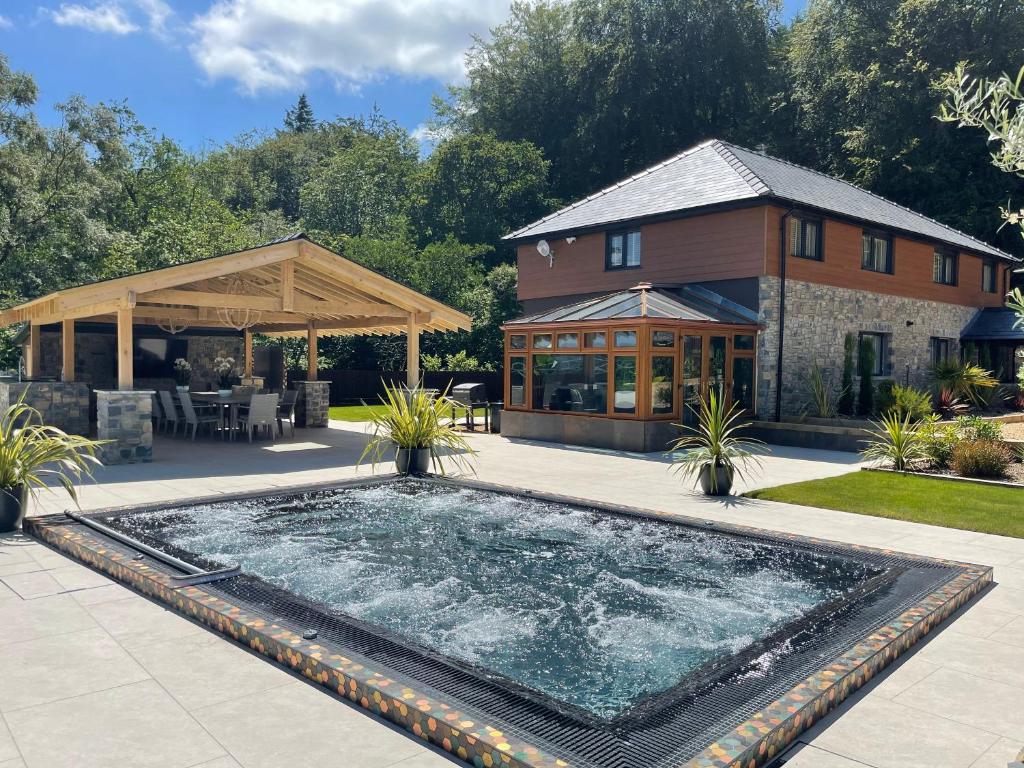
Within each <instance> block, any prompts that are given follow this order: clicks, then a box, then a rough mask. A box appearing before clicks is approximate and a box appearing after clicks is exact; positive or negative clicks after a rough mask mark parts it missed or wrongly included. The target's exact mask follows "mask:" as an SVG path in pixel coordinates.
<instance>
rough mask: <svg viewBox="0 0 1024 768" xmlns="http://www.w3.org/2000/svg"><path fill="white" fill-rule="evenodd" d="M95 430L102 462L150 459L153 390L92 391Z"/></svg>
mask: <svg viewBox="0 0 1024 768" xmlns="http://www.w3.org/2000/svg"><path fill="white" fill-rule="evenodd" d="M96 431H97V437H98V438H99V439H100V440H109V441H110V442H108V443H105V444H104V445H102V446H100V449H99V457H100V461H102V462H103V463H104V464H135V463H137V462H148V461H152V460H153V392H152V391H149V390H135V391H131V392H118V391H107V390H100V391H97V392H96Z"/></svg>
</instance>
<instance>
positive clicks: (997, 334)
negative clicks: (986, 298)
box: [960, 307, 1024, 342]
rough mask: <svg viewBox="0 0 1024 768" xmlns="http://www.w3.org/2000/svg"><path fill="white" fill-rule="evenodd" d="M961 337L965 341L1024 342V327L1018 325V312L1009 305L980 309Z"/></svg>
mask: <svg viewBox="0 0 1024 768" xmlns="http://www.w3.org/2000/svg"><path fill="white" fill-rule="evenodd" d="M960 338H961V339H963V340H964V341H1020V342H1024V327H1018V326H1017V313H1016V312H1014V311H1013V310H1012V309H1009V308H1007V307H986V308H985V309H982V310H979V311H978V313H977V314H976V315H975V316H974V318H973V319H972V320H971V322H970V323H969V324H968V326H967V327H966V328H964V331H963V333H962V334H960Z"/></svg>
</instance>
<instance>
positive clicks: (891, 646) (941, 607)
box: [26, 500, 992, 768]
mask: <svg viewBox="0 0 1024 768" xmlns="http://www.w3.org/2000/svg"><path fill="white" fill-rule="evenodd" d="M573 501H574V502H577V503H585V502H582V500H573ZM657 516H658V517H662V518H663V519H666V520H670V519H673V518H674V519H677V520H682V521H684V522H686V519H685V518H682V517H680V516H674V515H668V514H665V515H657ZM722 529H730V530H734V531H738V532H759V533H765V531H761V530H760V529H756V528H752V527H748V526H739V525H736V526H732V525H728V526H727V525H723V526H722ZM26 531H27V532H28V533H30V534H31V535H33V536H35V537H36V538H38V539H40V540H41V541H43V542H45V543H47V544H49V545H50V546H53V547H55V548H56V549H58V550H60V551H62V552H65V553H67V554H70V555H72V556H73V557H75V558H76V559H78V560H80V561H82V562H84V563H86V564H87V565H90V566H92V567H93V568H96V569H97V570H100V571H102V572H104V573H106V574H108V575H110V576H112V577H113V578H115V579H117V580H119V581H122V582H124V583H127V584H129V585H131V586H132V587H134V588H135V589H137V590H138V591H140V592H142V593H143V594H146V595H148V596H150V597H153V598H156V599H158V600H160V601H161V602H163V603H165V604H166V605H168V606H170V607H172V608H174V609H176V610H177V611H179V612H180V613H182V614H183V615H185V616H187V617H189V618H191V619H194V620H197V621H199V622H201V623H203V624H205V625H206V626H208V627H210V628H211V629H214V630H216V631H218V632H220V633H221V634H224V635H226V636H228V637H231V638H233V639H234V640H236V641H238V642H242V643H246V644H247V645H248V646H249V647H250V648H252V649H253V650H255V651H257V652H259V653H261V654H262V655H264V656H266V657H268V658H270V659H272V660H274V661H276V662H277V663H278V664H281V665H283V666H286V667H288V668H289V669H291V670H293V671H296V672H300V673H301V674H302V675H303V676H304V677H306V678H307V679H308V680H310V681H312V682H316V683H318V684H320V685H322V686H324V687H325V688H328V689H329V690H331V691H333V692H335V693H337V694H339V695H341V696H344V697H345V698H347V699H349V700H350V701H352V702H354V703H356V704H358V705H359V706H361V707H363V708H364V709H367V710H369V711H370V712H372V713H374V714H376V715H379V716H380V717H383V718H385V719H387V720H390V721H391V722H393V723H395V724H396V725H398V726H400V727H402V728H404V729H405V730H407V731H409V732H411V733H413V734H414V735H416V736H417V737H419V738H422V739H424V740H426V741H429V742H431V743H433V744H435V745H436V746H438V747H440V748H442V749H444V750H446V751H447V752H449V753H451V754H453V755H455V756H457V757H459V758H460V759H462V760H464V761H465V762H467V763H470V764H472V765H474V766H477V767H478V768H479V767H480V766H486V767H487V768H491V767H492V766H511V767H512V768H553V767H557V768H562V767H564V766H568V765H570V764H569V763H567V762H566V761H564V760H562V759H560V758H558V757H556V756H554V755H551V754H548V753H546V752H544V751H542V750H540V749H539V748H537V747H535V746H533V745H531V744H528V743H525V742H522V741H519V740H516V739H513V738H512V737H511V736H508V735H506V734H503V733H502V731H501V730H499V729H496V728H493V727H491V726H489V725H486V724H483V723H479V722H475V721H473V720H470V719H468V716H467V715H465V714H464V713H461V712H459V710H458V709H456V707H455V706H454V705H453V704H451V703H449V702H446V701H443V700H440V699H437V698H431V697H428V696H426V695H424V694H422V693H421V692H419V691H416V690H415V689H414V688H411V687H402V688H400V689H398V690H395V689H396V687H398V684H397V683H396V681H395V680H393V679H391V678H389V677H388V676H387V675H385V674H383V673H381V672H377V671H374V670H372V669H369V668H367V667H366V666H364V665H362V664H359V663H356V662H354V661H353V660H351V659H349V658H347V657H346V656H345V655H343V653H334V652H332V651H333V650H343V649H331V648H328V647H326V646H325V645H323V644H320V643H317V642H316V641H315V640H312V641H310V640H304V639H303V638H302V637H301V636H299V635H297V634H295V633H294V632H292V631H290V630H288V629H286V628H284V627H281V626H279V625H277V624H274V623H273V622H272V621H271V620H269V619H267V618H265V617H261V616H255V615H251V614H246V613H244V612H243V611H242V609H241V608H239V607H238V606H235V605H232V604H231V603H230V602H228V601H226V600H223V599H221V598H219V597H217V596H215V595H212V594H210V593H208V592H205V591H203V590H202V588H201V587H199V586H175V585H173V583H172V580H171V578H170V573H168V572H164V571H163V570H161V569H159V568H156V567H154V566H153V565H150V564H147V563H146V562H140V561H136V560H134V559H133V558H132V556H131V553H130V551H129V550H128V549H127V547H124V546H122V545H119V544H116V543H113V542H111V541H110V540H105V539H104V538H103V537H102V536H101V534H98V533H94V532H92V531H91V530H90V529H87V528H85V527H83V526H81V525H78V524H75V523H73V522H72V521H70V520H68V519H67V518H64V517H63V516H50V517H44V518H30V519H28V520H26ZM771 533H772V534H773V535H779V534H777V533H776V532H771ZM781 537H783V538H788V539H790V540H793V541H803V542H809V543H815V542H821V541H822V540H820V539H815V538H810V537H801V536H797V535H793V534H781ZM843 546H847V547H849V548H851V549H863V550H868V549H871V548H868V547H860V546H857V545H843ZM876 551H878V550H876ZM911 557H915V558H916V559H919V560H932V561H937V559H934V558H922V557H919V556H911ZM939 562H949V561H939ZM955 565H957V566H958V567H962V568H964V569H965V570H964V571H963V572H961V573H960V574H959V575H957V576H956V577H955V578H953V579H951V580H950V581H949V582H947V583H946V584H944V585H943V586H942V587H941V588H940V589H939V590H937V591H935V592H933V593H931V594H930V595H928V596H927V597H925V598H924V599H923V600H921V601H920V602H919V603H918V604H917V605H916V606H914V607H913V608H911V609H910V610H907V611H905V612H904V613H903V614H901V615H900V616H899V617H898V618H897V619H896V620H894V621H892V622H890V623H889V624H887V625H885V626H882V627H879V628H878V629H877V630H875V632H873V633H872V634H871V635H869V636H868V637H867V638H866V639H864V640H862V641H860V642H858V643H857V644H855V645H854V646H853V647H851V648H850V649H849V650H847V651H846V652H845V653H843V654H842V655H840V656H839V657H837V658H836V659H835V660H834V661H833V662H832V663H831V664H830V665H829V666H828V667H825V668H823V669H821V670H819V671H818V672H816V673H815V674H813V675H811V676H809V677H808V678H806V679H805V680H804V681H803V682H802V683H801V684H799V685H797V686H796V687H794V688H793V689H791V690H790V691H789V692H788V693H787V694H786V695H785V696H783V697H782V698H780V699H777V700H776V701H775V702H773V703H772V704H771V705H769V706H768V707H766V708H764V709H763V710H761V711H760V712H758V713H756V714H755V715H754V716H753V717H751V718H750V719H748V720H747V721H746V722H744V723H743V724H741V725H740V726H739V727H737V728H736V729H734V730H733V731H732V732H730V733H728V734H726V735H724V736H723V737H722V738H720V739H718V740H717V741H716V742H714V743H713V744H711V745H709V746H708V747H707V748H706V749H705V750H704V752H702V753H701V754H700V755H698V756H697V757H695V758H693V759H692V760H689V761H687V762H685V763H684V764H683V765H682V766H681V767H680V768H762V767H763V766H766V765H767V764H768V763H770V762H771V761H772V760H774V759H775V758H776V757H777V756H778V755H779V754H781V753H782V752H783V751H784V750H785V749H786V748H787V747H788V746H790V745H791V744H792V743H793V742H794V741H795V740H796V738H797V737H798V736H799V735H800V734H801V733H802V732H803V731H805V730H806V729H807V728H809V727H810V726H811V725H812V724H814V723H815V722H817V721H818V720H820V719H821V718H822V717H824V716H825V715H827V714H828V713H830V712H831V711H833V710H834V709H835V708H836V707H837V706H838V705H839V704H840V703H841V702H842V701H844V700H845V699H846V698H847V697H848V696H849V695H850V694H851V693H853V692H854V691H856V690H857V689H859V688H860V687H861V686H863V685H864V684H865V683H867V682H868V681H869V680H871V679H872V678H873V677H875V676H876V675H877V674H878V673H879V672H880V671H881V670H883V669H885V668H886V667H887V666H888V665H889V664H891V663H892V662H893V661H894V660H895V659H896V658H897V657H898V656H899V655H900V654H901V653H903V652H905V651H906V650H907V649H908V648H910V647H911V646H912V645H913V644H914V643H916V642H918V641H919V640H920V639H921V638H923V637H924V636H926V635H927V634H929V633H930V632H931V631H932V630H933V629H934V628H935V627H936V626H937V625H938V624H940V623H941V622H942V621H943V620H945V619H946V618H948V617H949V616H950V615H952V614H953V613H954V612H955V611H956V610H958V609H959V608H960V607H962V606H963V605H965V604H966V603H967V602H968V601H969V600H970V599H971V598H972V597H974V596H975V595H976V594H977V593H978V592H979V591H980V590H981V589H983V588H984V587H985V586H987V585H988V584H989V583H990V582H991V581H992V569H991V568H988V567H985V566H974V565H969V564H962V563H955ZM389 686H391V687H390V688H389Z"/></svg>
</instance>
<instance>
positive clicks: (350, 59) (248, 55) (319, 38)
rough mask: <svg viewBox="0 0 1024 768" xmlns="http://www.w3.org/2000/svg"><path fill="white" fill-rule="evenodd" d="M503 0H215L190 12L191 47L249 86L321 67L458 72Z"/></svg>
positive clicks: (352, 79) (361, 76) (285, 84)
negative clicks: (204, 9)
mask: <svg viewBox="0 0 1024 768" xmlns="http://www.w3.org/2000/svg"><path fill="white" fill-rule="evenodd" d="M508 10H509V0H218V2H216V3H215V4H214V5H213V6H212V7H211V8H210V9H209V10H208V11H207V12H206V13H204V14H200V15H199V16H197V17H196V18H195V19H194V20H193V21H192V31H193V33H194V34H195V39H194V41H193V43H192V45H191V46H190V50H191V52H192V55H193V57H194V58H195V60H196V61H197V62H198V63H199V65H200V66H201V67H202V68H203V70H204V71H205V72H206V74H207V75H208V76H209V77H211V78H213V79H218V78H230V79H234V80H236V81H237V82H238V83H239V85H240V87H241V88H242V89H243V90H245V91H248V92H256V91H261V90H270V89H284V88H294V87H296V86H299V85H301V84H302V83H303V82H304V81H305V79H306V77H307V76H308V75H310V74H312V73H315V72H319V73H322V74H325V75H327V76H329V77H332V78H334V79H335V80H336V81H338V84H339V85H340V86H353V85H358V84H359V83H362V82H366V81H368V80H372V79H373V78H375V77H379V76H381V75H388V74H393V75H401V76H406V77H417V78H418V77H435V78H438V79H440V80H451V79H457V78H459V77H461V76H462V74H463V58H462V57H463V54H464V53H465V50H466V49H467V48H468V47H469V46H470V45H471V44H472V38H473V35H485V34H486V33H487V31H488V30H489V29H490V28H491V27H493V26H495V25H496V24H498V23H500V22H502V21H503V20H504V19H505V17H506V16H507V15H508Z"/></svg>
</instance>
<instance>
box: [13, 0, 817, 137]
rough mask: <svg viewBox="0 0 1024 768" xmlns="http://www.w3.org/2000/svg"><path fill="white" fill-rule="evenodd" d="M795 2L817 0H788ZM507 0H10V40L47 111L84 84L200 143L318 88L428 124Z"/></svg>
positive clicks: (259, 125)
mask: <svg viewBox="0 0 1024 768" xmlns="http://www.w3.org/2000/svg"><path fill="white" fill-rule="evenodd" d="M785 2H786V14H787V16H791V15H792V14H793V13H795V12H797V11H799V10H800V8H802V7H803V5H804V2H805V0H785ZM508 5H509V3H508V0H4V2H2V3H0V51H2V52H3V53H4V54H5V55H7V57H8V58H9V59H10V63H11V66H12V67H14V68H15V69H22V70H26V71H28V72H30V73H31V74H32V75H33V77H35V79H36V82H37V83H38V85H39V91H40V100H39V101H40V104H39V108H40V114H41V116H42V118H43V120H44V121H52V119H53V112H52V106H53V104H55V103H58V102H60V101H62V100H64V99H66V98H67V97H68V96H69V95H70V94H73V93H79V94H82V95H83V96H85V97H86V99H88V100H89V101H93V102H95V101H117V100H122V99H123V100H127V102H128V104H129V106H130V107H132V109H134V110H135V112H136V113H137V114H138V115H139V117H140V119H141V120H142V122H143V123H145V124H146V125H148V126H150V127H152V128H155V129H156V130H157V131H159V132H160V133H163V134H166V135H168V136H170V137H171V138H173V139H175V140H176V141H178V142H180V143H182V144H183V145H184V146H185V147H187V148H189V149H192V150H201V149H203V148H204V147H206V146H208V145H209V144H211V143H220V142H223V141H225V140H229V139H232V138H234V137H236V136H238V135H239V134H240V133H242V132H244V131H248V130H251V129H262V130H270V129H273V128H274V127H277V126H278V125H280V123H281V119H282V117H283V115H284V112H285V110H286V109H287V108H288V107H289V106H291V105H292V104H293V103H294V102H295V99H296V98H297V96H298V94H299V93H300V92H302V91H305V92H306V93H307V94H308V96H309V98H310V101H311V102H312V104H313V108H314V110H315V111H316V114H317V117H319V118H322V119H332V118H335V117H339V116H347V115H359V114H367V113H369V112H370V110H372V108H373V105H374V104H377V105H379V106H380V108H381V109H382V110H383V112H384V114H385V115H386V116H388V117H390V118H392V119H394V120H397V121H398V122H399V123H401V124H402V125H404V126H406V127H407V128H408V129H409V130H413V131H415V130H416V129H417V128H418V127H420V126H422V124H423V122H424V121H425V120H427V119H428V118H429V117H430V114H431V109H430V100H431V96H432V95H433V94H435V93H442V92H443V91H444V86H445V83H448V82H452V81H457V80H458V79H459V77H460V76H461V60H462V53H463V52H464V51H465V49H466V47H468V45H469V44H470V42H471V39H472V35H474V34H480V35H484V34H486V32H487V30H488V28H490V27H491V26H493V25H495V24H496V23H499V22H500V21H501V20H503V19H504V18H505V15H506V14H507V11H508Z"/></svg>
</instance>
